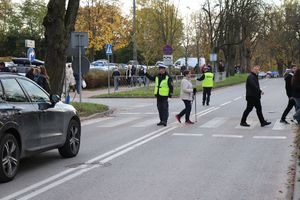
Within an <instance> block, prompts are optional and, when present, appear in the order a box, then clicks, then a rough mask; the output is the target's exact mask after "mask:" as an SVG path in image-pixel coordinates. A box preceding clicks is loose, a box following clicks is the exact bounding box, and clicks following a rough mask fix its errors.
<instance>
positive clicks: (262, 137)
mask: <svg viewBox="0 0 300 200" xmlns="http://www.w3.org/2000/svg"><path fill="white" fill-rule="evenodd" d="M286 138H287V137H286V136H254V137H253V139H269V140H285V139H286Z"/></svg>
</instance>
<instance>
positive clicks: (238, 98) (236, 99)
mask: <svg viewBox="0 0 300 200" xmlns="http://www.w3.org/2000/svg"><path fill="white" fill-rule="evenodd" d="M240 99H242V97H237V98H235V99H233V101H238V100H240Z"/></svg>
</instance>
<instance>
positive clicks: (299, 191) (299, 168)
mask: <svg viewBox="0 0 300 200" xmlns="http://www.w3.org/2000/svg"><path fill="white" fill-rule="evenodd" d="M299 153H300V151H299V150H297V155H296V156H297V158H296V174H295V183H294V193H293V200H300V161H299V157H298V156H299Z"/></svg>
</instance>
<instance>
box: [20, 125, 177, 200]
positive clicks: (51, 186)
mask: <svg viewBox="0 0 300 200" xmlns="http://www.w3.org/2000/svg"><path fill="white" fill-rule="evenodd" d="M176 128H177V126H174V127H171V128H168V129H166V130H164V131H162V132H160V133H159V134H156V135H154V136H152V137H150V138H147V139H146V140H143V141H141V142H139V143H137V144H134V145H133V146H129V147H128V148H126V149H123V150H122V151H119V152H118V153H116V154H113V155H111V156H109V157H107V158H105V159H103V160H100V161H99V163H106V162H108V161H111V160H113V159H115V158H117V157H120V156H121V155H124V154H126V153H128V152H130V151H132V150H134V149H136V148H137V147H139V146H141V145H143V144H145V143H148V142H150V141H151V140H154V139H155V138H158V137H160V136H162V135H164V134H166V133H168V132H170V131H172V130H174V129H176ZM98 167H100V165H99V166H97V165H95V166H93V167H89V168H86V169H81V170H80V171H78V172H76V173H73V174H70V175H68V176H66V177H64V178H62V179H60V180H57V181H55V182H52V183H51V184H49V185H47V186H45V187H42V188H40V189H37V190H35V191H34V192H32V193H29V194H27V195H25V196H23V197H21V198H17V199H18V200H28V199H31V198H33V197H35V196H37V195H39V194H42V193H44V192H46V191H48V190H50V189H52V188H54V187H56V186H58V185H61V184H63V183H65V182H67V181H70V180H71V179H74V178H76V177H78V176H80V175H82V174H83V173H86V172H88V171H90V170H93V169H95V168H98Z"/></svg>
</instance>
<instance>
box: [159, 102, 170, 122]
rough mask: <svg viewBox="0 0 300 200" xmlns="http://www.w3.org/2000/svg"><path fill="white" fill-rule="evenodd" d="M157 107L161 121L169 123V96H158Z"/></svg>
mask: <svg viewBox="0 0 300 200" xmlns="http://www.w3.org/2000/svg"><path fill="white" fill-rule="evenodd" d="M157 109H158V112H159V119H160V121H161V122H165V123H167V121H168V117H169V102H168V97H162V96H157Z"/></svg>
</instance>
